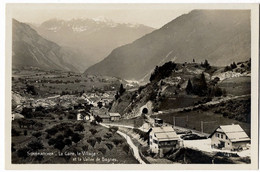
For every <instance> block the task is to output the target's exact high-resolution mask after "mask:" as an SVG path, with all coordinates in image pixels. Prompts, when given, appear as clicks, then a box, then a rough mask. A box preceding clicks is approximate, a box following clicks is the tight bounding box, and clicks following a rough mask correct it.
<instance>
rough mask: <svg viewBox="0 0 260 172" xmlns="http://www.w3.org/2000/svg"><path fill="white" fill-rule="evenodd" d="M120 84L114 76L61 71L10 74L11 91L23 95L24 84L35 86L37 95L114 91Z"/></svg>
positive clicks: (26, 71)
mask: <svg viewBox="0 0 260 172" xmlns="http://www.w3.org/2000/svg"><path fill="white" fill-rule="evenodd" d="M32 73H33V74H32ZM120 84H121V82H120V81H119V79H117V78H114V77H105V76H102V77H101V76H94V75H93V76H88V75H83V74H76V73H70V72H61V71H42V70H35V71H30V70H19V71H13V74H12V90H13V91H16V92H19V93H20V94H21V95H23V94H24V92H25V90H26V85H31V86H34V87H35V89H36V92H37V93H38V97H46V96H52V95H57V94H61V93H62V92H63V91H64V92H68V93H69V94H75V92H82V91H85V92H90V91H99V92H102V91H103V92H104V91H115V90H117V89H118V88H119V86H120ZM34 97H35V96H34Z"/></svg>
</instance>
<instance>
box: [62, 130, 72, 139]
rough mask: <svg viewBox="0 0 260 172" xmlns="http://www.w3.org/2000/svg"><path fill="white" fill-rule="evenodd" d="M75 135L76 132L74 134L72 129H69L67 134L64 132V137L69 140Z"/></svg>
mask: <svg viewBox="0 0 260 172" xmlns="http://www.w3.org/2000/svg"><path fill="white" fill-rule="evenodd" d="M73 134H74V132H73V131H72V130H71V129H70V128H68V129H66V130H65V132H64V137H65V138H68V137H70V136H73Z"/></svg>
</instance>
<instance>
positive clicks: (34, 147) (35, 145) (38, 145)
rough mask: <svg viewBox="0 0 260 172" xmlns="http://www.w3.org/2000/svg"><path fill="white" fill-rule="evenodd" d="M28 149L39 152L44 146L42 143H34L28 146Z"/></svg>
mask: <svg viewBox="0 0 260 172" xmlns="http://www.w3.org/2000/svg"><path fill="white" fill-rule="evenodd" d="M27 147H28V148H30V149H31V150H33V151H37V150H39V149H43V148H44V147H43V144H42V142H40V141H32V142H30V143H29V144H28V145H27Z"/></svg>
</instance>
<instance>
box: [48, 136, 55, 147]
mask: <svg viewBox="0 0 260 172" xmlns="http://www.w3.org/2000/svg"><path fill="white" fill-rule="evenodd" d="M55 143H56V139H54V138H51V139H50V140H49V141H48V145H49V146H51V145H54V144H55Z"/></svg>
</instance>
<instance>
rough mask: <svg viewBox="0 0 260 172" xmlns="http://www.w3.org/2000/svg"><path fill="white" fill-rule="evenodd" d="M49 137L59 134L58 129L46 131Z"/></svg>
mask: <svg viewBox="0 0 260 172" xmlns="http://www.w3.org/2000/svg"><path fill="white" fill-rule="evenodd" d="M45 132H47V133H48V134H49V135H55V134H56V133H57V132H58V129H57V128H56V127H53V128H50V129H47V130H45Z"/></svg>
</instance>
